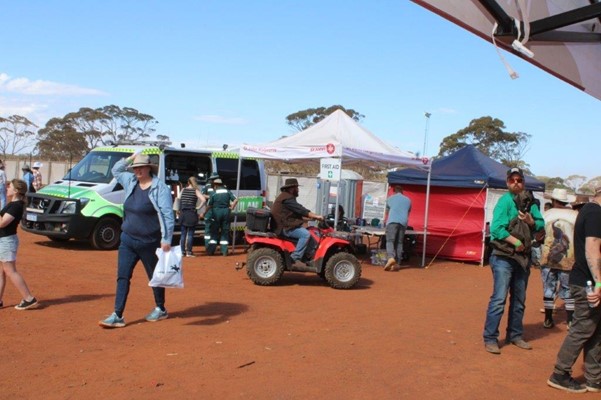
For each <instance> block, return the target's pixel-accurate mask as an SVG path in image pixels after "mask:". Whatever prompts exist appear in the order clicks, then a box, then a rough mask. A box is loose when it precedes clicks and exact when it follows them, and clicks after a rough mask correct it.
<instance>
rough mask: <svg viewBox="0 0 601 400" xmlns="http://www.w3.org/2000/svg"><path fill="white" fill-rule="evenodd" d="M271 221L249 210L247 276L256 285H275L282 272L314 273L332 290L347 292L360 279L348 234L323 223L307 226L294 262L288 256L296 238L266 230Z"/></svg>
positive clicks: (258, 211)
mask: <svg viewBox="0 0 601 400" xmlns="http://www.w3.org/2000/svg"><path fill="white" fill-rule="evenodd" d="M270 219H271V220H272V221H273V218H272V217H271V213H270V211H269V210H265V209H253V208H249V209H248V211H247V220H246V223H247V226H246V231H245V236H246V241H247V243H248V244H250V250H249V252H248V256H247V262H246V273H247V274H248V277H249V278H250V279H251V280H252V281H253V282H254V283H255V284H257V285H274V284H276V283H277V282H278V281H279V280H280V279H281V277H282V275H283V273H284V271H300V272H315V273H317V274H319V276H321V277H322V278H323V279H325V280H326V281H327V282H328V284H329V285H330V286H331V287H333V288H335V289H350V288H352V287H353V286H355V284H356V283H357V282H358V281H359V278H360V277H361V265H360V263H359V260H357V257H355V249H354V240H353V236H352V234H350V233H346V232H336V231H334V229H333V228H331V227H330V226H328V225H327V223H325V222H323V221H322V222H320V224H319V226H317V227H314V226H312V227H309V228H308V231H309V234H310V238H309V242H308V244H307V248H306V250H305V253H304V255H303V258H302V259H300V260H297V261H294V260H293V259H292V257H291V254H292V253H293V252H294V251H295V248H296V242H297V241H296V239H293V238H289V237H285V236H282V235H278V234H276V233H275V232H273V229H270V228H269V226H268V225H269V220H270Z"/></svg>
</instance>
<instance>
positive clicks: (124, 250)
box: [98, 153, 174, 328]
mask: <svg viewBox="0 0 601 400" xmlns="http://www.w3.org/2000/svg"><path fill="white" fill-rule="evenodd" d="M128 167H131V169H132V170H133V173H132V172H129V171H128ZM112 172H113V175H114V176H115V178H116V179H117V182H119V183H120V184H121V185H122V186H123V188H124V189H125V201H124V202H123V224H122V225H121V244H120V245H119V253H118V257H117V258H118V259H117V294H116V296H115V311H114V312H113V313H112V314H111V315H110V316H109V317H108V318H106V319H104V320H102V321H99V322H98V324H99V325H100V326H102V327H103V328H122V327H124V326H125V319H124V318H123V311H124V310H125V303H126V302H127V295H128V293H129V286H130V281H131V278H132V275H133V272H134V267H135V266H136V264H137V263H138V261H142V264H143V265H144V270H145V271H146V275H147V276H148V279H149V280H150V279H151V278H152V274H153V272H154V268H155V266H156V264H157V261H158V257H157V255H156V249H157V248H158V247H160V248H162V249H163V251H166V252H167V251H169V250H170V249H171V239H172V236H173V226H174V217H173V210H172V199H171V190H170V189H169V187H168V186H167V185H165V183H163V182H162V181H160V180H159V178H158V177H157V172H158V165H156V164H154V163H151V162H150V157H149V156H148V155H147V154H139V153H135V154H133V155H131V156H130V157H128V158H124V159H122V160H120V161H118V162H117V163H116V164H115V166H114V167H113V169H112ZM152 292H153V294H154V301H155V304H156V307H155V308H154V309H153V310H152V311H151V312H150V314H148V315H147V316H146V320H147V321H150V322H155V321H160V320H162V319H165V318H167V317H168V314H167V310H166V309H165V288H161V287H153V288H152Z"/></svg>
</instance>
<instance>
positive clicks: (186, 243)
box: [179, 225, 195, 255]
mask: <svg viewBox="0 0 601 400" xmlns="http://www.w3.org/2000/svg"><path fill="white" fill-rule="evenodd" d="M181 228H182V231H181V238H180V240H179V245H180V246H181V247H182V254H183V255H186V254H187V253H192V242H193V241H194V230H195V227H193V226H184V225H182V226H181Z"/></svg>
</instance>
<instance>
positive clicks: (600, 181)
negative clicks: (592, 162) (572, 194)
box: [578, 176, 601, 194]
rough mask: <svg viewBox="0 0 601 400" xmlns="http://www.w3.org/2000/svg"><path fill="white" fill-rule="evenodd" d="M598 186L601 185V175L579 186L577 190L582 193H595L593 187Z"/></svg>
mask: <svg viewBox="0 0 601 400" xmlns="http://www.w3.org/2000/svg"><path fill="white" fill-rule="evenodd" d="M599 186H601V176H597V177H595V178H593V179H591V180H589V181H588V182H586V183H585V184H583V185H582V186H580V188H579V189H578V192H579V193H583V194H593V193H595V188H598V187H599Z"/></svg>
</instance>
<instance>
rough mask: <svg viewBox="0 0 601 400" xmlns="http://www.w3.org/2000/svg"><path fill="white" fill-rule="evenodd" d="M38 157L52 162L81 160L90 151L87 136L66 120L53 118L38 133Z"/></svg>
mask: <svg viewBox="0 0 601 400" xmlns="http://www.w3.org/2000/svg"><path fill="white" fill-rule="evenodd" d="M38 138H39V140H38V144H37V146H36V150H37V152H38V155H39V156H40V157H41V158H43V159H45V160H50V161H60V160H69V159H80V158H82V157H83V156H84V155H85V154H86V153H87V152H88V151H89V150H90V147H89V146H88V142H87V141H86V136H85V135H82V134H81V132H78V131H77V129H76V128H75V127H74V126H73V125H72V124H71V123H70V121H69V120H68V119H65V118H52V119H51V120H50V121H48V122H47V123H46V126H45V127H44V128H42V129H40V130H39V131H38Z"/></svg>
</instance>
